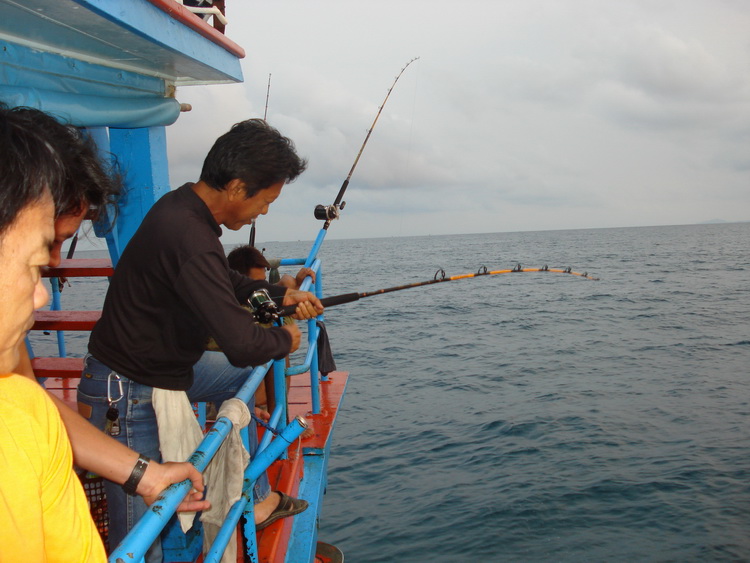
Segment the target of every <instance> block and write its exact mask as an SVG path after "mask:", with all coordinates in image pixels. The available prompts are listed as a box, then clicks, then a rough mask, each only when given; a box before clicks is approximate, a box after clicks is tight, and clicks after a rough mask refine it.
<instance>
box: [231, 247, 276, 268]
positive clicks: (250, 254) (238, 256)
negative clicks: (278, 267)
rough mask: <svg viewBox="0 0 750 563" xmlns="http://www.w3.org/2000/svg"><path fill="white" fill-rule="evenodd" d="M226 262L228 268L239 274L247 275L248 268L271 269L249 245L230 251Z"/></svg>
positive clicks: (263, 257)
mask: <svg viewBox="0 0 750 563" xmlns="http://www.w3.org/2000/svg"><path fill="white" fill-rule="evenodd" d="M227 262H229V267H230V268H232V269H233V270H237V271H238V272H239V273H241V274H247V271H248V270H249V269H250V268H270V267H271V264H269V263H268V260H266V257H265V256H263V254H262V253H261V251H260V250H258V249H257V248H255V247H254V246H250V245H249V244H246V245H244V246H238V247H237V248H234V249H232V251H231V252H230V253H229V254H227Z"/></svg>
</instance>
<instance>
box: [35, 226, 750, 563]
mask: <svg viewBox="0 0 750 563" xmlns="http://www.w3.org/2000/svg"><path fill="white" fill-rule="evenodd" d="M261 246H264V247H266V249H267V251H266V253H267V254H268V255H270V256H285V257H292V256H294V257H296V256H303V255H305V254H306V253H307V251H308V250H309V246H310V243H306V242H300V243H265V244H262V245H261ZM322 258H323V264H324V269H325V270H324V283H325V288H326V293H327V294H336V293H348V292H352V291H357V292H362V291H369V290H374V289H379V288H384V287H390V286H394V285H401V284H405V283H410V282H415V281H422V280H427V279H431V278H432V276H433V274H434V273H435V271H436V270H438V269H439V268H442V269H444V270H445V271H446V273H447V274H448V275H455V274H460V273H466V272H473V271H477V269H478V268H479V267H480V266H483V265H484V266H487V267H488V268H489V269H490V270H493V269H502V268H509V267H513V266H515V265H516V264H517V263H521V264H522V265H523V266H525V267H529V268H538V267H541V266H544V265H545V264H547V265H549V266H550V267H567V266H571V267H572V268H573V270H575V271H585V272H589V273H590V274H592V275H596V276H599V277H601V281H598V282H595V281H590V280H586V279H582V278H578V277H574V276H565V275H559V274H537V273H529V274H510V275H501V276H493V277H485V278H480V279H472V280H463V281H456V282H450V283H445V284H438V285H435V286H431V287H426V288H418V289H410V290H406V291H402V292H398V293H393V294H389V295H383V296H375V297H372V298H368V299H363V300H361V301H359V302H356V303H352V304H347V305H341V306H339V307H335V308H331V309H329V310H328V311H327V314H326V318H327V326H328V331H329V335H330V337H331V343H332V347H333V351H334V354H335V355H336V361H337V363H338V367H339V369H343V370H346V371H349V372H350V373H351V378H350V382H349V389H348V393H347V396H346V399H345V404H344V409H343V411H342V412H341V415H340V417H339V422H338V427H337V429H336V432H335V435H334V447H333V456H332V459H331V463H330V474H329V487H328V493H327V495H326V500H325V506H324V509H323V517H322V522H321V528H320V533H319V536H320V539H321V540H323V541H326V542H329V543H333V544H335V545H337V546H338V547H339V548H341V549H342V550H343V551H344V553H345V554H346V560H347V561H349V562H354V563H358V562H390V561H403V562H456V561H462V562H463V561H468V562H474V561H531V562H534V561H750V534H749V533H748V529H749V528H750V440H749V439H748V435H749V434H750V433H749V432H748V424H750V383H749V382H748V375H749V373H748V372H749V371H750V223H740V224H721V225H694V226H677V227H649V228H623V229H595V230H571V231H554V232H553V231H545V232H528V233H496V234H485V235H463V236H439V237H408V238H386V239H359V240H329V241H326V242H325V244H324V245H323V250H322ZM73 283H74V285H73V287H70V288H66V289H65V292H64V293H63V297H64V298H65V297H67V298H68V299H69V301H67V302H66V307H70V308H76V307H78V308H96V307H97V305H96V304H93V305H89V307H86V305H87V304H90V303H91V301H92V300H93V299H94V298H93V297H92V296H94V295H96V294H97V293H98V292H103V289H102V288H101V285H94V282H83V281H74V282H73ZM76 302H78V303H76ZM40 339H44V341H42V342H40ZM51 339H52V337H46V339H45V337H37V338H36V340H35V341H36V342H37V343H38V346H39V348H38V352H39V353H50V352H46V351H45V348H47V349H48V350H50V348H48V347H49V346H51ZM84 346H85V339H84V338H78V339H77V340H76V339H73V340H72V341H70V342H69V344H68V347H69V353H71V354H73V355H79V354H80V353H82V350H83V347H84Z"/></svg>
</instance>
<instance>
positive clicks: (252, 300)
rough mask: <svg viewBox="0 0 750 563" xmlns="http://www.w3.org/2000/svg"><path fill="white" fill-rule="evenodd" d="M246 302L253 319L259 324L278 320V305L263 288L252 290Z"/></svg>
mask: <svg viewBox="0 0 750 563" xmlns="http://www.w3.org/2000/svg"><path fill="white" fill-rule="evenodd" d="M247 302H248V304H249V305H250V307H251V308H252V310H253V316H254V317H255V320H256V321H258V322H259V323H260V324H270V323H273V322H275V321H278V320H279V307H278V305H276V302H275V301H274V300H273V299H271V296H270V295H269V294H268V291H266V290H265V289H258V290H256V291H253V294H252V295H251V296H250V297H248V299H247Z"/></svg>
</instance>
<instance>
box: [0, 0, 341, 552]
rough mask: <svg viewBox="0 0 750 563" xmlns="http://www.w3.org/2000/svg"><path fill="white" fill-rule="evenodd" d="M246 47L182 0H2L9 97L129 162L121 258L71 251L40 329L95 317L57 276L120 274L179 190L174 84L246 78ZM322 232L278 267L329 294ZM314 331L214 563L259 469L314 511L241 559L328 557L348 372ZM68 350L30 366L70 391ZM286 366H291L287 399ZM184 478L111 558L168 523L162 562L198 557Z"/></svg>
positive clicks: (278, 372)
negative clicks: (185, 511)
mask: <svg viewBox="0 0 750 563" xmlns="http://www.w3.org/2000/svg"><path fill="white" fill-rule="evenodd" d="M242 57H244V51H243V50H242V49H241V48H240V47H239V46H237V45H236V44H234V43H233V42H232V41H231V40H229V39H227V38H226V37H225V36H223V35H222V33H220V32H219V31H217V30H216V29H214V28H213V27H211V26H210V25H209V24H208V23H207V22H206V21H204V20H202V19H201V18H200V17H198V16H196V15H194V14H193V13H192V12H191V11H190V9H189V8H187V7H184V6H182V4H181V3H178V2H176V1H175V0H0V100H1V101H3V102H4V103H6V104H8V105H11V106H16V105H18V106H31V107H36V108H39V109H41V110H44V111H47V112H49V113H51V114H53V115H55V116H56V117H58V118H59V119H60V120H61V121H64V122H68V123H71V124H73V125H76V126H78V127H82V128H85V129H86V130H87V131H88V133H89V134H90V135H91V136H92V137H93V138H94V139H95V140H96V142H97V144H98V146H99V148H100V149H101V151H102V154H111V155H113V156H114V158H116V160H117V163H118V166H119V167H120V169H121V170H122V171H124V172H125V175H124V181H125V193H126V195H125V196H124V197H123V198H121V201H120V202H119V203H118V210H117V214H116V216H117V221H116V223H115V224H114V225H112V228H111V229H110V228H109V227H110V224H109V221H110V219H109V217H114V216H115V214H114V213H110V214H109V217H107V216H105V217H104V218H102V219H101V220H100V223H99V224H98V225H95V231H96V233H97V234H98V235H100V236H104V237H105V238H106V240H107V244H108V249H109V254H110V259H111V260H110V262H111V263H104V264H102V261H97V260H94V261H91V260H89V261H86V260H83V261H75V260H63V263H62V264H61V265H60V267H59V268H56V269H55V270H54V271H52V272H50V273H49V275H50V276H52V277H53V280H52V282H53V283H52V288H53V293H55V295H54V296H53V304H52V309H53V310H52V311H44V312H38V315H37V318H36V323H35V327H34V328H35V329H37V330H60V329H64V328H67V329H73V330H87V329H90V328H91V326H93V323H94V322H96V319H97V318H98V316H97V314H94V313H93V312H86V314H85V315H84V314H83V312H81V313H75V312H65V311H58V309H60V308H61V303H60V299H59V292H58V291H57V283H56V282H57V280H56V279H54V276H66V277H71V276H75V275H108V274H111V271H112V268H113V267H116V266H117V262H118V259H119V256H120V253H121V251H122V249H123V248H124V247H125V245H127V243H128V241H129V240H130V238H131V236H132V235H133V233H134V232H135V230H136V229H137V228H138V225H139V224H140V222H141V220H142V218H143V216H144V215H145V213H146V212H147V211H148V210H149V208H150V207H151V205H152V204H153V203H154V202H155V201H156V200H158V199H159V198H160V197H161V196H162V195H164V194H165V193H167V192H168V191H169V190H170V185H169V176H168V167H167V156H166V135H165V128H166V127H167V126H168V125H170V124H172V123H174V122H175V121H176V120H177V119H178V117H179V115H180V111H181V110H185V109H187V108H184V107H183V106H181V104H180V103H179V102H178V101H177V99H176V98H175V94H176V89H177V88H178V87H182V86H189V85H196V84H220V83H236V82H241V81H242V80H243V76H242V70H241V67H240V59H241V58H242ZM243 117H245V116H239V117H238V120H240V119H242V118H243ZM324 238H325V231H324V230H321V232H320V234H319V235H318V237H317V240H316V242H315V244H314V245H313V248H312V250H311V252H310V255H309V256H307V257H305V258H297V259H285V260H282V265H287V266H291V265H301V264H305V265H306V266H308V267H311V268H313V269H314V270H315V271H316V272H317V282H316V283H315V284H314V285H311V283H310V280H309V279H308V280H307V281H306V282H305V285H303V289H307V290H310V291H314V292H315V293H316V294H317V295H318V296H321V297H322V279H323V276H322V272H321V264H320V261H319V260H318V259H317V253H318V250H319V249H320V245H321V244H322V242H323V239H324ZM318 331H319V328H318V326H317V325H316V323H315V321H309V322H308V328H307V335H308V339H307V340H308V348H307V353H306V356H305V359H304V362H303V364H302V365H298V366H292V367H289V368H287V367H286V366H285V364H284V361H280V362H274V366H273V368H274V387H275V395H276V397H286V399H287V400H279V401H277V403H278V407H277V408H276V409H275V410H274V412H273V413H272V422H273V423H275V424H276V425H277V426H279V423H280V422H281V424H280V426H281V427H283V430H282V431H281V433H280V434H279V435H278V436H275V437H273V436H272V435H271V434H270V432H268V431H266V432H265V434H263V436H262V439H261V448H262V451H260V453H259V454H258V455H257V456H256V457H255V458H254V459H253V461H252V462H251V463H250V465H249V466H248V467H247V469H246V471H245V479H246V483H248V484H247V485H246V491H247V494H246V495H244V496H243V499H241V500H240V501H239V502H238V504H237V505H235V506H234V507H233V509H232V510H231V511H230V513H229V515H228V517H227V522H226V524H225V529H223V530H222V533H221V534H220V539H217V542H216V543H215V546H214V547H215V549H213V550H212V551H211V552H210V553H209V554H208V556H207V557H206V558H205V561H218V560H219V559H220V557H221V553H222V552H223V546H224V545H225V544H226V541H228V539H229V538H230V537H232V536H234V535H236V533H237V528H238V523H239V522H240V519H241V517H242V516H245V517H246V518H247V521H249V522H252V521H253V518H252V502H248V499H249V498H250V494H251V493H250V491H251V489H252V487H251V485H252V480H254V479H255V478H256V477H257V476H258V475H259V474H261V473H262V472H263V471H266V470H268V472H269V477H270V478H271V480H272V486H274V488H279V489H280V490H284V491H285V492H287V493H288V494H293V495H297V496H300V497H302V498H305V499H306V500H307V501H308V502H309V503H310V508H308V510H307V511H305V512H304V513H302V514H301V515H298V516H296V517H295V518H293V519H284V520H280V521H278V522H276V523H274V524H273V525H271V526H269V527H268V528H266V529H264V530H263V531H262V532H261V533H259V534H257V535H256V532H255V529H254V525H252V524H251V525H250V526H249V527H248V526H247V525H246V524H245V525H243V526H240V527H241V528H242V532H243V535H244V540H245V543H246V544H247V546H246V549H245V550H244V551H245V553H244V554H243V553H240V554H239V557H238V558H239V559H243V555H244V556H245V557H246V558H247V559H248V560H250V561H274V562H281V561H286V562H294V563H298V562H303V561H314V560H320V561H330V560H332V559H330V558H328V557H323V556H321V557H317V558H316V543H317V520H318V518H319V515H320V510H321V505H322V497H323V494H324V492H325V488H326V469H327V464H328V458H329V455H330V447H331V433H332V430H333V427H334V424H335V420H336V414H337V412H338V408H339V406H340V403H341V401H342V399H343V395H344V393H345V389H346V382H347V377H348V375H347V374H345V373H341V372H334V373H331V374H329V375H328V376H327V377H326V376H321V375H320V374H319V373H318V369H317V365H318V362H317V340H318ZM60 356H61V357H60V358H34V359H33V363H34V367H35V370H36V373H37V375H41V376H47V377H50V379H48V380H47V383H46V386H47V387H48V388H50V389H54V390H55V392H56V393H57V394H59V396H60V397H62V398H63V400H66V401H68V402H74V401H75V385H76V379H75V378H76V377H79V376H80V366H81V365H82V362H81V359H80V358H66V357H65V356H66V350H65V348H64V339H63V338H62V337H61V339H60ZM32 357H33V356H32ZM270 366H271V364H270V363H269V364H267V365H265V366H259V367H257V368H255V370H254V371H253V372H252V375H251V376H250V378H249V379H248V381H247V382H246V384H245V385H244V386H243V388H242V389H241V390H240V392H239V394H238V397H240V398H241V399H242V400H244V401H246V402H247V401H249V400H250V399H251V398H252V396H253V394H254V392H255V389H256V388H257V387H258V385H259V384H260V383H261V382H262V380H263V378H264V376H265V374H266V372H267V371H268V369H269V368H270ZM76 370H77V374H76ZM292 376H294V377H292ZM287 377H292V384H291V389H290V391H289V394H288V397H287V391H286V378H287ZM203 412H205V411H203ZM302 417H304V418H302ZM287 420H291V422H290V423H289V424H287V423H286V421H287ZM305 425H310V427H311V428H312V437H310V438H306V439H301V438H300V434H301V433H302V432H303V430H304V427H305ZM230 429H231V422H229V421H228V420H227V419H225V418H219V420H217V421H215V423H214V424H213V426H211V427H210V429H209V430H207V434H206V437H205V440H204V441H203V442H202V443H201V445H200V446H199V447H198V448H197V449H196V451H195V453H194V454H193V455H192V456H191V458H190V461H191V462H193V463H194V465H195V466H196V467H198V468H199V469H200V470H203V469H204V468H205V467H206V465H207V464H208V463H209V462H210V460H211V459H212V457H213V455H214V454H215V453H216V451H217V449H218V448H219V446H220V445H221V443H222V441H223V439H224V438H225V437H226V435H227V434H228V433H229V431H230ZM188 487H189V483H188V482H185V483H182V484H178V485H173V486H172V487H170V488H169V489H167V490H166V491H165V493H164V494H163V495H162V497H160V499H159V501H157V503H155V505H154V506H153V507H152V509H151V511H150V512H149V513H148V514H147V515H146V516H145V517H144V518H143V519H142V520H141V521H140V522H139V523H138V524H137V525H136V527H135V528H134V529H133V530H132V531H131V533H130V534H129V535H128V537H127V538H126V539H125V541H124V542H123V543H122V544H121V545H120V546H110V547H111V548H113V549H112V551H111V555H110V561H112V562H115V561H140V560H141V559H142V557H143V554H144V553H145V551H146V549H147V548H148V546H149V545H150V543H151V542H152V541H153V539H154V538H155V537H157V536H158V535H159V534H160V533H161V534H162V538H163V547H164V552H165V560H168V561H195V560H196V559H199V557H200V556H199V554H200V550H201V544H202V540H201V535H200V533H199V531H198V530H197V529H195V528H194V529H193V530H191V531H189V532H188V533H187V534H183V533H182V532H181V531H180V530H179V529H178V527H177V526H175V525H174V519H173V518H170V517H171V516H172V514H173V513H174V510H175V507H176V505H177V504H178V503H179V499H180V498H181V496H183V495H184V493H185V492H186V491H187V488H188ZM92 508H93V506H92ZM163 528H165V530H164V532H163V533H162V529H163ZM221 538H223V540H224V541H223V543H222V542H221ZM240 551H242V550H240Z"/></svg>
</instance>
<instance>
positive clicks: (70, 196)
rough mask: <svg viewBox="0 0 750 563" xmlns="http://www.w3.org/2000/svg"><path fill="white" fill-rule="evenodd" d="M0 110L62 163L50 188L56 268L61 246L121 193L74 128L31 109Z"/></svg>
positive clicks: (85, 138) (116, 180) (90, 143)
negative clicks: (41, 141) (57, 179)
mask: <svg viewBox="0 0 750 563" xmlns="http://www.w3.org/2000/svg"><path fill="white" fill-rule="evenodd" d="M0 109H1V110H2V111H3V112H4V113H6V114H8V115H13V116H14V119H17V120H23V121H24V122H26V124H27V126H28V127H29V128H30V129H31V130H33V131H37V132H38V133H39V134H40V135H41V136H43V137H44V139H45V140H46V142H47V143H48V144H49V145H50V146H51V147H52V148H53V149H54V150H55V151H56V152H57V154H58V155H59V158H60V160H61V161H62V165H63V174H62V177H61V181H60V182H56V183H54V184H51V185H50V190H51V191H52V197H53V199H54V201H55V216H56V219H55V240H54V242H53V244H52V247H51V248H50V261H49V265H50V266H57V265H59V263H60V259H61V256H60V251H61V249H62V244H63V242H65V240H67V239H69V238H70V237H72V236H73V235H74V234H75V233H76V232H77V231H78V228H79V227H80V225H81V223H82V222H83V220H84V219H86V218H88V219H92V220H96V219H98V218H99V216H100V215H101V214H102V212H103V211H104V209H105V207H106V206H108V205H110V204H113V203H115V201H116V199H117V196H118V194H119V192H120V178H119V175H117V174H115V173H114V172H112V171H108V170H107V168H105V166H104V164H103V163H102V160H101V159H100V158H99V154H98V152H97V148H96V145H95V144H94V142H93V141H92V140H91V138H90V137H88V136H87V135H85V134H83V133H82V132H81V131H80V130H79V129H77V128H76V127H73V126H72V125H65V124H63V123H60V122H59V121H57V120H56V119H55V118H54V117H52V116H51V115H49V114H47V113H44V112H43V111H41V110H38V109H34V108H27V107H17V108H12V109H8V108H0ZM115 212H116V208H115Z"/></svg>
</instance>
